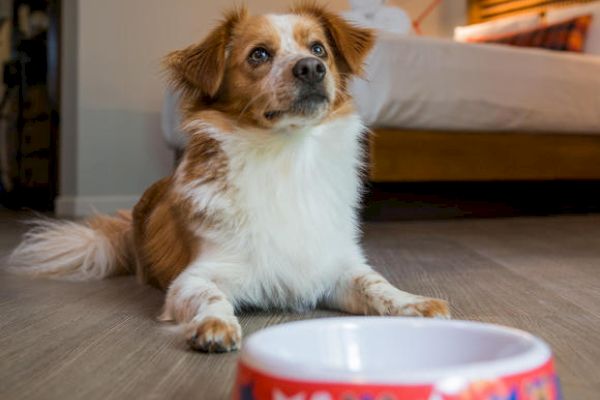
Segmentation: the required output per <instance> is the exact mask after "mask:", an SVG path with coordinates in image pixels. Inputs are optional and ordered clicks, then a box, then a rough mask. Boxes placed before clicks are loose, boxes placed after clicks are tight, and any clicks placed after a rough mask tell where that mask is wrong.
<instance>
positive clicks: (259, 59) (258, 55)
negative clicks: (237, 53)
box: [248, 47, 271, 65]
mask: <svg viewBox="0 0 600 400" xmlns="http://www.w3.org/2000/svg"><path fill="white" fill-rule="evenodd" d="M269 58H271V55H270V54H269V52H268V51H267V50H266V49H265V48H264V47H257V48H255V49H254V50H252V52H251V53H250V55H249V56H248V61H249V62H250V63H251V64H255V65H258V64H262V63H264V62H266V61H268V60H269Z"/></svg>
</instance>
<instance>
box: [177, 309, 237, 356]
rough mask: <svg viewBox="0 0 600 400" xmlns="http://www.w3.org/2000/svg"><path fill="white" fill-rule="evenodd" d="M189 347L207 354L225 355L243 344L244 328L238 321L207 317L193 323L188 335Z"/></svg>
mask: <svg viewBox="0 0 600 400" xmlns="http://www.w3.org/2000/svg"><path fill="white" fill-rule="evenodd" d="M186 338H187V342H188V345H189V346H190V347H191V348H192V349H194V350H198V351H202V352H206V353H225V352H228V351H235V350H238V349H239V348H240V346H241V342H242V328H241V326H240V324H239V323H238V322H237V320H235V319H234V320H224V319H221V318H218V317H206V318H203V319H202V320H200V321H199V322H197V323H192V324H191V325H190V327H189V328H188V332H187V333H186Z"/></svg>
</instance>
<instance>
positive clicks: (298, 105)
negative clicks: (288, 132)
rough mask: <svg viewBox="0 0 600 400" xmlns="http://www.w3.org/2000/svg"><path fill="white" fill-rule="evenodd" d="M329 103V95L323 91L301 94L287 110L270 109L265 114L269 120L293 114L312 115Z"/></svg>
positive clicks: (272, 120)
mask: <svg viewBox="0 0 600 400" xmlns="http://www.w3.org/2000/svg"><path fill="white" fill-rule="evenodd" d="M327 104H329V97H327V95H325V94H322V93H309V94H306V95H302V96H299V97H298V98H297V99H296V100H295V101H294V102H293V103H292V105H291V106H290V107H289V108H288V109H286V110H270V111H267V112H265V113H264V114H263V116H264V117H265V119H266V120H267V121H271V122H274V121H277V120H278V119H280V118H282V117H284V116H287V115H291V116H299V117H307V118H308V117H312V116H314V115H315V114H317V113H319V112H321V111H322V110H323V106H325V105H327Z"/></svg>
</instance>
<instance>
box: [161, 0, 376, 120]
mask: <svg viewBox="0 0 600 400" xmlns="http://www.w3.org/2000/svg"><path fill="white" fill-rule="evenodd" d="M373 42H374V35H373V33H372V31H370V30H368V29H363V28H359V27H356V26H353V25H351V24H349V23H348V22H346V21H345V20H343V19H342V18H341V17H339V16H337V15H335V14H333V13H330V12H328V11H326V10H325V9H324V8H323V7H320V6H317V5H314V4H310V5H301V6H298V7H296V8H294V9H293V10H292V12H291V13H289V14H283V15H262V16H249V15H248V13H247V12H246V10H245V9H238V10H235V11H232V12H230V13H228V14H226V17H225V20H224V21H223V22H222V23H221V24H220V25H219V26H218V27H217V28H216V29H215V30H213V31H212V33H210V34H209V35H208V37H207V38H206V39H205V40H204V41H202V42H201V43H199V44H196V45H193V46H190V47H188V48H186V49H183V50H179V51H175V52H173V53H171V54H170V55H168V56H167V58H166V64H167V68H168V71H169V73H170V78H171V81H172V83H173V84H174V85H175V87H176V88H178V89H179V90H181V92H182V93H183V96H184V98H185V100H186V103H187V104H188V107H189V108H190V109H192V110H194V109H195V110H203V109H204V110H205V109H211V110H217V111H220V112H223V113H226V114H227V115H228V116H231V117H232V118H233V119H234V120H236V121H238V122H239V123H240V124H246V125H251V126H255V127H259V128H275V127H288V126H294V125H310V124H316V123H319V122H321V121H323V120H324V119H326V118H327V117H328V116H330V115H331V114H332V113H335V112H336V110H338V109H340V108H341V107H343V106H344V105H345V104H346V103H347V102H348V100H349V95H348V93H347V83H348V80H349V79H350V78H351V77H352V76H353V75H359V74H360V73H361V72H362V64H363V61H364V59H365V57H366V55H367V54H368V52H369V50H370V49H371V47H372V45H373Z"/></svg>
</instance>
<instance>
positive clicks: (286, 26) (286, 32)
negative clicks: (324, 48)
mask: <svg viewBox="0 0 600 400" xmlns="http://www.w3.org/2000/svg"><path fill="white" fill-rule="evenodd" d="M267 18H268V19H269V21H270V22H271V24H273V26H274V27H275V29H276V30H277V32H279V40H280V47H279V54H281V55H287V54H294V55H299V54H301V53H302V52H303V51H304V52H305V53H308V52H307V51H306V49H305V48H304V46H303V45H301V44H300V43H298V42H296V40H295V39H294V27H295V26H296V24H297V23H298V21H299V20H300V17H299V16H297V15H277V14H271V15H268V16H267Z"/></svg>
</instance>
